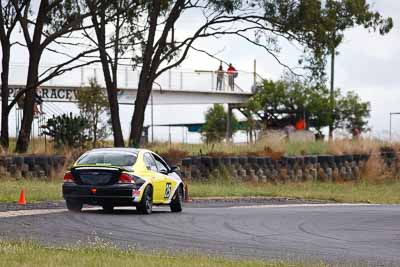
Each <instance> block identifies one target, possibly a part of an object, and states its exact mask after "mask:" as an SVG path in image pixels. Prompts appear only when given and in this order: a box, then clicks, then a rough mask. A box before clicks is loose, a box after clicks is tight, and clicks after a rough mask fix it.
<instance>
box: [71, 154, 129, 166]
mask: <svg viewBox="0 0 400 267" xmlns="http://www.w3.org/2000/svg"><path fill="white" fill-rule="evenodd" d="M136 158H137V157H136V155H135V154H133V153H121V152H118V153H117V152H96V153H89V154H87V155H85V156H83V157H82V158H81V159H79V161H78V162H77V163H78V164H98V165H110V166H132V165H133V164H135V162H136Z"/></svg>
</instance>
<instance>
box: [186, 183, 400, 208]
mask: <svg viewBox="0 0 400 267" xmlns="http://www.w3.org/2000/svg"><path fill="white" fill-rule="evenodd" d="M399 190H400V181H386V182H383V183H380V184H373V183H369V182H347V183H328V182H303V183H286V184H257V185H253V184H218V183H214V184H205V183H192V184H189V192H190V196H191V197H213V196H221V197H248V196H264V197H291V198H302V199H319V200H330V201H336V202H347V203H379V204H400V194H398V192H399Z"/></svg>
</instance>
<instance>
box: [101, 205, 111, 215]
mask: <svg viewBox="0 0 400 267" xmlns="http://www.w3.org/2000/svg"><path fill="white" fill-rule="evenodd" d="M102 207H103V211H104V212H105V213H112V212H113V211H114V206H113V205H103V206H102Z"/></svg>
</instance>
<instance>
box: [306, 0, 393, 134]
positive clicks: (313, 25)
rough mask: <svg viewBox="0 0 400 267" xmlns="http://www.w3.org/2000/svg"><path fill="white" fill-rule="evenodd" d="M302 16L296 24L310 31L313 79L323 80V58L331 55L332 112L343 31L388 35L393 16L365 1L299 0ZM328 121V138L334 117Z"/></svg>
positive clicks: (309, 41) (324, 65) (310, 59)
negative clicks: (388, 15) (371, 31)
mask: <svg viewBox="0 0 400 267" xmlns="http://www.w3.org/2000/svg"><path fill="white" fill-rule="evenodd" d="M301 5H303V10H304V11H305V12H304V15H302V16H300V17H299V21H300V23H299V25H305V27H306V28H308V29H309V30H310V32H309V35H310V36H309V38H307V40H308V46H307V48H308V49H310V50H311V51H312V56H311V57H309V58H308V60H307V61H308V62H309V63H310V65H309V67H310V69H311V70H312V75H313V77H314V78H317V79H319V80H320V83H324V81H325V67H326V63H327V61H326V58H327V57H328V56H330V63H331V72H330V103H329V107H330V111H331V116H334V114H333V113H334V111H335V89H334V88H335V83H334V81H335V57H336V55H337V54H338V53H337V49H338V47H339V46H340V44H341V43H343V40H344V33H345V31H346V30H348V29H349V28H353V27H355V26H363V27H364V28H365V29H368V30H373V31H378V32H379V33H380V34H381V35H384V34H387V33H389V32H390V30H391V29H392V28H393V20H392V18H390V17H388V18H384V17H383V16H382V15H381V14H380V13H379V12H377V11H375V10H373V9H372V7H371V5H370V4H368V3H367V1H366V0H326V1H323V3H321V1H319V0H308V1H300V6H301ZM330 121H331V123H330V124H329V137H330V138H332V136H333V130H334V118H332V119H331V120H330Z"/></svg>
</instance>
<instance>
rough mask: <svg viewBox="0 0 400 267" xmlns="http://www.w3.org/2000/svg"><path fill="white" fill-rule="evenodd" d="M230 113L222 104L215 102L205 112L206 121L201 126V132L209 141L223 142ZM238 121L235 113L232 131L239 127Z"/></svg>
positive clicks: (206, 140)
mask: <svg viewBox="0 0 400 267" xmlns="http://www.w3.org/2000/svg"><path fill="white" fill-rule="evenodd" d="M227 118H228V113H227V112H226V111H225V110H224V107H223V106H222V105H220V104H214V106H213V107H211V108H209V109H208V110H207V112H206V114H205V120H206V121H205V123H204V125H203V126H202V127H201V134H202V136H203V139H204V141H205V142H207V143H217V142H221V141H222V140H223V139H224V138H225V136H226V131H227V128H226V125H227ZM238 124H239V123H238V121H237V119H236V117H235V116H234V115H232V118H231V125H232V132H233V133H234V132H236V131H237V129H238Z"/></svg>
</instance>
